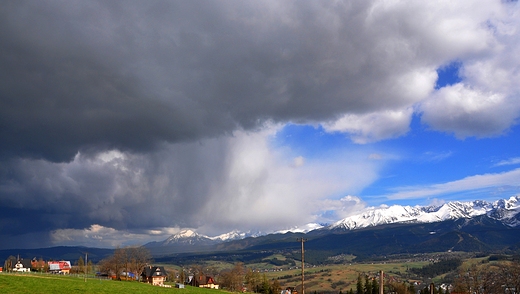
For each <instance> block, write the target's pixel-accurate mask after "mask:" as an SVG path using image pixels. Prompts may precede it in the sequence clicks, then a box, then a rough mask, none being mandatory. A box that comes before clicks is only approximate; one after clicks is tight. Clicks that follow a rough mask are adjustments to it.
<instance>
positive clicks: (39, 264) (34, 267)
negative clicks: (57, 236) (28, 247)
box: [31, 257, 46, 272]
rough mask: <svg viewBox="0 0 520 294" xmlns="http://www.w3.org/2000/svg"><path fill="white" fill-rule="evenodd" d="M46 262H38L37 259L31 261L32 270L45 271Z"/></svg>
mask: <svg viewBox="0 0 520 294" xmlns="http://www.w3.org/2000/svg"><path fill="white" fill-rule="evenodd" d="M45 264H46V263H45V261H43V260H41V259H40V260H37V259H36V257H35V258H33V259H32V260H31V269H32V270H33V271H38V272H42V271H44V270H45Z"/></svg>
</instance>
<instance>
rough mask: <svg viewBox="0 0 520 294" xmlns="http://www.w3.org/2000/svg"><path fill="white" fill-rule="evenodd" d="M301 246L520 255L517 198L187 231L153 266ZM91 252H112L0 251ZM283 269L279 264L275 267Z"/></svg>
mask: <svg viewBox="0 0 520 294" xmlns="http://www.w3.org/2000/svg"><path fill="white" fill-rule="evenodd" d="M302 238H304V239H305V240H306V242H305V252H306V255H305V256H306V257H305V258H306V261H308V262H310V263H326V262H331V260H335V258H336V257H337V256H342V255H353V256H356V259H357V260H363V259H378V258H381V256H390V255H396V254H417V253H432V252H452V251H463V252H481V253H514V254H520V196H514V197H511V198H509V199H502V200H498V201H495V202H486V201H481V200H477V201H471V202H460V201H455V202H448V203H445V204H442V205H436V206H423V207H421V206H413V207H412V206H399V205H393V206H384V207H378V208H368V209H366V210H364V211H363V212H361V213H359V214H357V215H352V216H350V217H347V218H345V219H342V220H340V221H337V222H335V223H332V224H328V225H319V224H308V225H306V226H303V227H300V228H292V229H289V230H284V231H278V232H272V233H268V234H266V233H261V232H239V231H232V232H230V233H227V234H222V235H219V236H214V237H209V236H205V235H203V234H199V233H197V232H196V231H194V230H183V231H181V232H179V233H177V234H175V235H172V236H170V237H169V238H167V239H166V240H164V241H160V242H151V243H147V244H145V245H144V246H145V247H146V248H148V249H149V250H150V252H151V253H152V255H153V256H154V258H155V260H156V261H158V262H164V263H175V264H184V263H192V262H194V261H196V260H200V261H204V260H208V259H213V260H215V259H218V260H226V261H232V262H234V261H241V262H249V261H254V260H262V258H264V257H265V256H268V255H269V254H272V253H273V252H276V253H283V254H286V255H288V256H289V258H288V259H287V260H292V262H294V260H297V259H298V258H299V254H300V253H299V252H300V249H301V244H300V242H299V241H298V240H300V239H302ZM84 252H89V257H90V256H91V257H92V260H93V261H98V260H100V259H102V258H104V257H106V256H108V255H110V254H111V253H112V252H113V249H99V248H84V247H53V248H41V249H25V250H15V249H12V250H0V259H2V258H4V259H5V258H7V257H8V256H9V255H13V256H16V255H20V256H21V257H23V258H33V257H43V258H46V259H73V258H72V256H80V255H81V254H84ZM278 262H280V261H278Z"/></svg>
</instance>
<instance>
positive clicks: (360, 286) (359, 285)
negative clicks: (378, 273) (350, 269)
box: [356, 274, 363, 294]
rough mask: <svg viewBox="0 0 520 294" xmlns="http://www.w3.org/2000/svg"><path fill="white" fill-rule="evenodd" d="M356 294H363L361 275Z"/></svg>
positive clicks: (358, 279)
mask: <svg viewBox="0 0 520 294" xmlns="http://www.w3.org/2000/svg"><path fill="white" fill-rule="evenodd" d="M356 294H363V280H362V279H361V274H359V275H358V278H357V283H356Z"/></svg>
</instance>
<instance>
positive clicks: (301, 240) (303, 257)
mask: <svg viewBox="0 0 520 294" xmlns="http://www.w3.org/2000/svg"><path fill="white" fill-rule="evenodd" d="M296 240H297V241H298V242H301V243H302V294H305V287H304V282H305V274H304V268H305V261H304V259H305V251H304V249H303V243H304V242H305V241H307V239H304V238H298V239H296Z"/></svg>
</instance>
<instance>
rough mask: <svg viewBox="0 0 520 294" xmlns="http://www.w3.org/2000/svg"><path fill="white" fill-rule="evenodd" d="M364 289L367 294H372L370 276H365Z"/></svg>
mask: <svg viewBox="0 0 520 294" xmlns="http://www.w3.org/2000/svg"><path fill="white" fill-rule="evenodd" d="M363 289H364V293H365V294H372V287H371V286H370V280H369V279H368V275H365V287H364V288H363Z"/></svg>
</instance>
